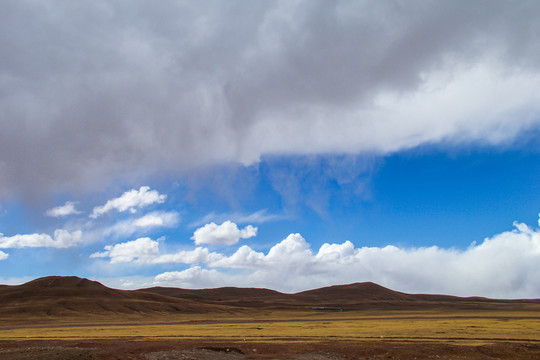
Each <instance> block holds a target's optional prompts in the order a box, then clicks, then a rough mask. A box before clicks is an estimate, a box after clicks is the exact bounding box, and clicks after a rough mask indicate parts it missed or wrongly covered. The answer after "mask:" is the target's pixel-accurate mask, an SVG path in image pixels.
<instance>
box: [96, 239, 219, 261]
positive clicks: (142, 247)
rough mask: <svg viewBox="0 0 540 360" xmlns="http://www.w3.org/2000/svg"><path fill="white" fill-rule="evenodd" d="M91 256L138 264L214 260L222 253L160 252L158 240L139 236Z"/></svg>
mask: <svg viewBox="0 0 540 360" xmlns="http://www.w3.org/2000/svg"><path fill="white" fill-rule="evenodd" d="M90 257H91V258H109V259H110V263H111V264H117V263H126V262H135V263H139V264H164V263H182V264H196V263H208V262H215V261H218V260H220V259H222V258H223V255H221V254H217V253H215V252H210V251H209V250H208V249H206V248H202V247H197V248H195V249H193V250H181V251H178V252H176V253H166V254H160V251H159V242H158V241H155V240H152V239H150V238H147V237H145V238H139V239H137V240H133V241H128V242H124V243H120V244H116V245H107V246H105V251H103V252H97V253H94V254H92V255H90Z"/></svg>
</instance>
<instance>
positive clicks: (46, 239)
mask: <svg viewBox="0 0 540 360" xmlns="http://www.w3.org/2000/svg"><path fill="white" fill-rule="evenodd" d="M81 242H82V231H80V230H77V231H74V232H69V231H67V230H64V229H57V230H55V231H54V237H51V236H50V235H48V234H24V235H19V234H17V235H13V236H8V237H6V236H4V235H3V234H1V233H0V249H10V248H25V247H33V248H35V247H52V248H68V247H72V246H75V245H78V244H80V243H81Z"/></svg>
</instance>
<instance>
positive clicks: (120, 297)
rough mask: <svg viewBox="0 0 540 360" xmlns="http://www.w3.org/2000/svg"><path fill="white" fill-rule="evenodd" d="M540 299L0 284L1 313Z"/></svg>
mask: <svg viewBox="0 0 540 360" xmlns="http://www.w3.org/2000/svg"><path fill="white" fill-rule="evenodd" d="M531 304H534V305H538V304H540V299H535V300H532V299H530V300H499V299H487V298H480V297H469V298H463V297H456V296H448V295H426V294H406V293H402V292H398V291H394V290H390V289H387V288H385V287H383V286H380V285H377V284H374V283H371V282H363V283H354V284H348V285H335V286H329V287H323V288H319V289H314V290H308V291H303V292H299V293H295V294H285V293H280V292H278V291H274V290H269V289H261V288H236V287H222V288H215V289H201V290H192V289H182V288H170V287H152V288H146V289H139V290H117V289H112V288H108V287H106V286H104V285H102V284H101V283H99V282H97V281H92V280H88V279H83V278H79V277H75V276H49V277H44V278H39V279H36V280H32V281H30V282H27V283H25V284H22V285H10V286H8V285H1V286H0V316H2V317H6V316H11V317H13V316H15V317H16V316H24V317H28V316H31V317H43V316H45V317H47V316H49V317H51V316H52V317H54V316H88V315H115V316H128V315H134V314H135V315H144V314H147V315H151V314H156V315H157V314H160V315H166V314H203V313H211V312H228V313H231V312H235V311H251V310H264V309H266V310H272V309H282V310H287V309H289V310H319V311H349V310H363V309H381V310H392V309H393V310H401V309H408V310H414V309H423V310H425V309H430V308H433V309H454V310H459V309H469V310H470V309H478V310H504V309H512V310H515V309H519V308H526V307H528V306H530V305H531Z"/></svg>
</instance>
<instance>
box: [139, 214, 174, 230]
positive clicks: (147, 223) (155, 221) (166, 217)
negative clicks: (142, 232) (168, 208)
mask: <svg viewBox="0 0 540 360" xmlns="http://www.w3.org/2000/svg"><path fill="white" fill-rule="evenodd" d="M178 221H179V216H178V213H176V212H163V211H154V212H151V213H149V214H146V215H144V216H142V217H140V218H138V219H135V220H134V221H133V226H136V227H142V228H146V227H172V226H175V225H176V224H178Z"/></svg>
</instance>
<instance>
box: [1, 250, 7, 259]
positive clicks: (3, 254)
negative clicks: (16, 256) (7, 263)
mask: <svg viewBox="0 0 540 360" xmlns="http://www.w3.org/2000/svg"><path fill="white" fill-rule="evenodd" d="M8 257H9V254H6V253H5V252H3V251H0V260H6V259H7V258H8Z"/></svg>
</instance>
